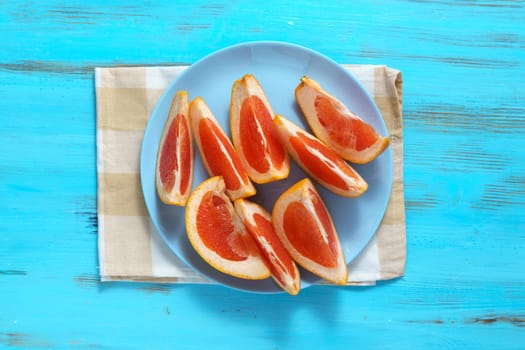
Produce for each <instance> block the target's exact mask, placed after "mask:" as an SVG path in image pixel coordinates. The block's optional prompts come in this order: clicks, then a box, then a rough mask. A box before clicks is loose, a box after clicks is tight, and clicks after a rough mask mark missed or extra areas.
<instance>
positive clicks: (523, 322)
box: [466, 315, 525, 327]
mask: <svg viewBox="0 0 525 350" xmlns="http://www.w3.org/2000/svg"><path fill="white" fill-rule="evenodd" d="M466 323H468V324H481V325H493V324H496V323H507V324H510V325H513V326H516V327H525V316H523V315H522V316H496V315H487V316H483V317H475V318H471V319H468V320H467V321H466Z"/></svg>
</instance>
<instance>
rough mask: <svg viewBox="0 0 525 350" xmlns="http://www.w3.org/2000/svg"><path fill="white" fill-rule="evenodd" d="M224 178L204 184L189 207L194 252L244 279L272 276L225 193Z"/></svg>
mask: <svg viewBox="0 0 525 350" xmlns="http://www.w3.org/2000/svg"><path fill="white" fill-rule="evenodd" d="M225 189H226V185H225V182H224V180H223V178H222V177H221V176H214V177H211V178H209V179H207V180H205V181H203V182H202V183H201V184H200V185H199V186H197V188H196V189H195V190H194V191H193V192H192V194H191V196H190V198H189V200H188V204H187V206H186V233H187V234H188V239H189V240H190V243H191V245H192V246H193V248H194V249H195V251H196V252H197V253H198V254H199V255H200V256H201V257H202V258H203V259H204V260H205V261H206V262H207V263H208V264H210V265H211V266H212V267H214V268H215V269H217V270H219V271H221V272H224V273H226V274H229V275H232V276H235V277H239V278H245V279H252V280H255V279H264V278H268V277H269V276H270V271H269V270H268V267H267V266H266V264H265V262H264V260H263V258H262V256H261V254H260V251H259V249H258V248H257V246H256V244H255V242H254V241H253V239H252V237H251V235H250V234H249V233H248V231H247V230H246V227H245V226H244V224H243V223H242V221H241V219H240V218H239V216H238V215H237V214H236V212H235V209H234V208H233V204H232V202H231V201H230V199H229V198H228V196H227V195H226V193H225Z"/></svg>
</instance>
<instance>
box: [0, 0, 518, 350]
mask: <svg viewBox="0 0 525 350" xmlns="http://www.w3.org/2000/svg"><path fill="white" fill-rule="evenodd" d="M524 22H525V2H524V1H466V0H465V1H463V0H460V1H452V0H450V1H447V0H440V1H401V0H395V1H375V2H368V1H355V2H351V3H348V2H342V1H335V2H326V1H325V2H313V1H296V2H290V3H280V2H276V1H267V2H257V3H256V2H251V3H247V2H220V1H210V2H208V1H191V2H170V1H159V2H155V3H148V2H141V3H139V2H136V3H135V2H129V1H123V0H122V1H111V2H106V1H100V0H96V1H90V2H85V1H80V0H76V1H67V2H63V1H46V2H32V1H0V47H1V48H2V49H1V52H2V55H0V111H1V118H0V140H2V142H0V198H1V200H0V212H1V213H2V214H1V215H2V217H1V220H0V348H35V349H37V348H74V349H75V348H79V349H84V348H85V349H88V348H100V349H148V348H151V349H163V348H166V349H171V348H180V349H202V348H208V347H210V344H213V346H214V348H217V349H235V348H249V349H254V350H255V349H308V348H312V349H313V348H315V349H318V348H336V347H337V348H343V347H353V348H381V349H407V348H416V349H418V348H423V349H434V348H436V349H446V348H453V349H523V347H524V344H525V331H524V327H525V287H524V286H525V273H524V272H523V271H525V253H524V252H525V215H524V207H525V151H524V149H525V148H524V141H523V139H524V138H523V134H524V132H525V88H524V82H525V26H524V25H523V23H524ZM252 40H282V41H289V42H293V43H297V44H301V45H304V46H308V47H310V48H312V49H315V50H318V51H320V52H321V53H323V54H326V55H328V56H330V57H331V58H333V59H334V60H336V61H337V62H340V63H369V64H386V65H389V66H392V67H395V68H397V69H400V70H401V71H402V72H403V79H404V94H403V109H404V140H405V145H404V149H405V197H406V205H407V213H406V216H407V244H408V261H407V270H406V276H405V277H403V278H401V279H399V280H397V281H393V282H388V283H382V284H380V285H379V286H376V287H365V288H348V289H342V288H333V287H312V288H308V289H306V290H304V291H303V292H301V295H300V296H298V297H296V298H291V297H289V296H285V295H255V294H246V293H240V292H236V291H232V290H228V289H226V288H223V287H220V286H198V285H169V284H144V283H108V284H105V283H104V284H102V283H99V282H98V278H97V276H98V270H97V260H96V249H97V246H96V240H97V236H96V225H97V222H96V169H95V168H96V157H95V108H94V107H95V98H94V87H93V85H94V83H93V68H94V67H96V66H117V65H168V64H177V63H192V62H195V61H196V60H198V59H200V58H201V57H203V56H204V55H206V54H208V53H211V52H213V51H214V50H216V49H219V48H222V47H225V46H228V45H231V44H235V43H239V42H244V41H252Z"/></svg>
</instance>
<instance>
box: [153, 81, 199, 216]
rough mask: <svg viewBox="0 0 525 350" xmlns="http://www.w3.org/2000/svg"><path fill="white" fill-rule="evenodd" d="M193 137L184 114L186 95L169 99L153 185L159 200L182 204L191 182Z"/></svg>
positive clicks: (184, 202)
mask: <svg viewBox="0 0 525 350" xmlns="http://www.w3.org/2000/svg"><path fill="white" fill-rule="evenodd" d="M193 162H194V152H193V139H192V136H191V129H190V122H189V116H188V94H187V92H186V91H178V92H177V93H176V94H175V97H174V98H173V101H172V103H171V107H170V110H169V113H168V118H167V120H166V123H165V125H164V130H163V132H162V137H161V139H160V144H159V150H158V152H157V164H156V171H155V185H156V188H157V194H158V196H159V198H160V199H161V200H162V202H164V203H166V204H171V205H179V206H184V205H185V204H186V201H187V200H188V197H189V196H190V193H191V187H192V184H193Z"/></svg>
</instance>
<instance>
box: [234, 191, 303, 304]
mask: <svg viewBox="0 0 525 350" xmlns="http://www.w3.org/2000/svg"><path fill="white" fill-rule="evenodd" d="M234 205H235V210H236V211H237V214H239V216H240V218H241V220H242V221H243V223H244V225H245V226H246V228H247V229H248V232H250V234H251V235H252V237H253V239H254V240H255V242H256V243H257V246H258V247H259V249H260V251H261V253H262V255H263V256H264V257H265V259H266V262H267V265H268V267H269V268H270V272H271V274H272V277H273V279H274V280H275V282H276V283H277V284H278V285H279V286H280V287H281V288H283V289H284V290H285V291H287V292H288V293H289V294H291V295H296V294H298V293H299V290H300V288H301V276H300V274H299V269H298V268H297V266H296V265H295V263H294V261H293V260H292V258H291V256H290V254H289V253H288V251H287V250H286V248H285V247H284V246H283V244H282V243H281V241H280V240H279V237H277V235H276V233H275V229H274V227H273V224H272V217H271V215H270V214H269V213H268V212H267V211H266V210H265V209H264V208H263V207H261V206H260V205H258V204H256V203H253V202H251V201H248V200H246V199H237V200H236V201H235V202H234Z"/></svg>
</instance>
